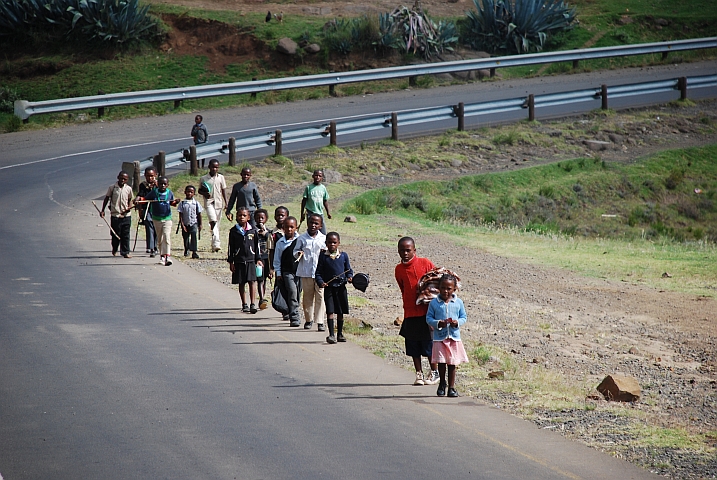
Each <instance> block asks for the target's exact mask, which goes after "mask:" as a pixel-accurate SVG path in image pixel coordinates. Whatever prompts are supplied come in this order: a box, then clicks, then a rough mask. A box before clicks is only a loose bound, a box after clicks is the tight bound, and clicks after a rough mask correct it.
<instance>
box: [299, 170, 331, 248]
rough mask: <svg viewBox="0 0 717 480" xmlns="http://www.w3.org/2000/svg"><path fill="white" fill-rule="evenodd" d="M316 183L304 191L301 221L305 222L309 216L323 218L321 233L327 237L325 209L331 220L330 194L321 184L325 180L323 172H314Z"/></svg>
mask: <svg viewBox="0 0 717 480" xmlns="http://www.w3.org/2000/svg"><path fill="white" fill-rule="evenodd" d="M312 177H313V178H314V183H311V184H309V185H307V186H306V188H305V189H304V195H303V198H302V200H301V221H302V222H303V221H304V219H306V216H307V214H308V215H318V216H320V217H321V233H323V234H324V235H326V221H325V220H324V209H325V210H326V216H327V217H328V218H329V219H330V218H331V212H330V211H329V202H328V200H329V192H328V191H327V190H326V187H325V186H324V185H323V184H322V183H321V180H323V178H324V171H323V170H314V174H313V175H312Z"/></svg>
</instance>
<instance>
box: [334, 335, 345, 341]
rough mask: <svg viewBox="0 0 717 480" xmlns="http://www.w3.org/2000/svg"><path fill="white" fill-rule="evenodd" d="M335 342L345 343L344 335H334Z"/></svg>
mask: <svg viewBox="0 0 717 480" xmlns="http://www.w3.org/2000/svg"><path fill="white" fill-rule="evenodd" d="M336 341H337V342H345V341H346V337H344V334H343V333H339V334H338V335H336Z"/></svg>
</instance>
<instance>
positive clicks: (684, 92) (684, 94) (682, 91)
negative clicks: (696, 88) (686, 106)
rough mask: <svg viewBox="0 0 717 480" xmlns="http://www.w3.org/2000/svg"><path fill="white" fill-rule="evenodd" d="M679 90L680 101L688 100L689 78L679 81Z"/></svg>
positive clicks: (681, 78) (679, 79)
mask: <svg viewBox="0 0 717 480" xmlns="http://www.w3.org/2000/svg"><path fill="white" fill-rule="evenodd" d="M677 88H679V89H680V100H687V77H680V78H678V79H677Z"/></svg>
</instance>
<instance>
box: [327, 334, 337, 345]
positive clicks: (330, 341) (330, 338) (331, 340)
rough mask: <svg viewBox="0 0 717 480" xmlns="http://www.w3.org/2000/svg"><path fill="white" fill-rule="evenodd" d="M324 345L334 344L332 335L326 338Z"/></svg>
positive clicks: (334, 340) (334, 339)
mask: <svg viewBox="0 0 717 480" xmlns="http://www.w3.org/2000/svg"><path fill="white" fill-rule="evenodd" d="M326 343H336V337H334V336H333V335H329V336H328V337H326Z"/></svg>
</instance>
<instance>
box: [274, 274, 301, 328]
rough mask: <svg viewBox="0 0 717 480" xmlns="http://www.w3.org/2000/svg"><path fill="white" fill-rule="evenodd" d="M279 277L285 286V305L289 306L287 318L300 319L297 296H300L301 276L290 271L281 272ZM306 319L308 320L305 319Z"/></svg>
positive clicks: (297, 320)
mask: <svg viewBox="0 0 717 480" xmlns="http://www.w3.org/2000/svg"><path fill="white" fill-rule="evenodd" d="M281 279H282V280H283V281H284V286H285V287H286V305H287V306H288V307H289V320H291V321H292V322H294V321H296V322H299V321H301V314H300V313H299V297H300V296H301V278H299V277H297V276H296V275H293V274H291V273H286V274H285V273H283V272H282V276H281ZM307 321H308V320H307Z"/></svg>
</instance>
